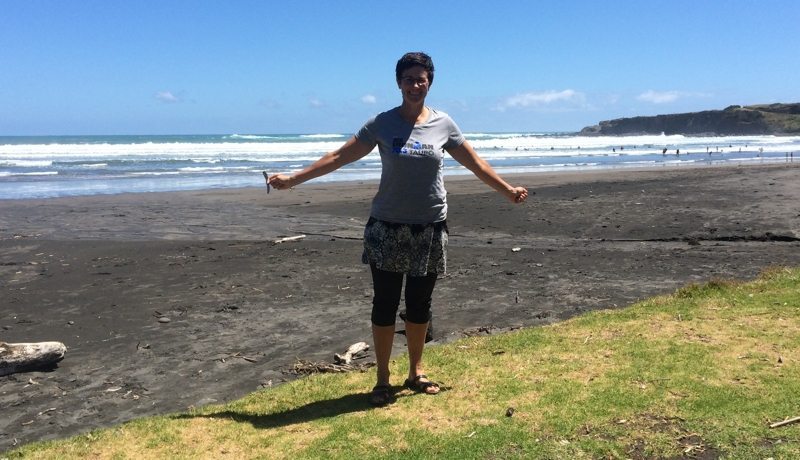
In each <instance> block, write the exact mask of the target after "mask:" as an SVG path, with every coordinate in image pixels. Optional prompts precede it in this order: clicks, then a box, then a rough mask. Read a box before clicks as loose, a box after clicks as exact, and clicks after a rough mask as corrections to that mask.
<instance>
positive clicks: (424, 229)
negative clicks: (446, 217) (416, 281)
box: [361, 217, 448, 276]
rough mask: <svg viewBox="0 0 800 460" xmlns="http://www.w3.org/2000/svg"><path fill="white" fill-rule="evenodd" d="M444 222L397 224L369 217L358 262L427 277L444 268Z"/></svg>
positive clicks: (445, 248) (440, 271) (445, 267)
mask: <svg viewBox="0 0 800 460" xmlns="http://www.w3.org/2000/svg"><path fill="white" fill-rule="evenodd" d="M447 236H448V230H447V221H441V222H434V223H431V224H397V223H393V222H385V221H382V220H378V219H375V218H374V217H370V218H369V221H368V222H367V226H366V228H364V254H363V255H362V256H361V261H362V262H364V263H365V264H374V265H375V267H376V268H378V269H379V270H384V271H387V272H395V273H405V274H407V275H408V276H426V275H427V274H428V273H429V272H431V273H440V274H444V273H445V271H446V269H447Z"/></svg>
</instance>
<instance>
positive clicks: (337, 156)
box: [267, 136, 374, 190]
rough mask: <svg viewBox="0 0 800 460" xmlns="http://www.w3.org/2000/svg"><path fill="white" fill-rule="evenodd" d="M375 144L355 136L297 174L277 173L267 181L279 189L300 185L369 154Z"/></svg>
mask: <svg viewBox="0 0 800 460" xmlns="http://www.w3.org/2000/svg"><path fill="white" fill-rule="evenodd" d="M373 148H374V146H371V145H368V144H365V143H364V142H361V141H359V140H358V139H356V137H355V136H353V137H351V138H350V140H348V141H347V142H345V143H344V145H342V146H341V147H339V148H338V149H336V150H334V151H332V152H328V153H326V154H325V155H324V156H323V157H322V158H320V159H319V160H317V161H315V162H314V163H312V164H311V165H309V166H308V167H307V168H305V169H303V170H302V171H299V172H297V173H295V174H275V175H274V176H270V177H269V179H267V183H268V184H269V185H271V186H272V187H275V188H276V189H278V190H284V189H287V188H291V187H294V186H295V185H300V184H302V183H303V182H306V181H309V180H311V179H314V178H317V177H320V176H324V175H325V174H328V173H331V172H333V171H336V170H337V169H339V168H341V167H342V166H344V165H346V164H348V163H352V162H354V161H357V160H359V159H361V158H363V157H365V156H367V154H369V152H371V151H372V149H373Z"/></svg>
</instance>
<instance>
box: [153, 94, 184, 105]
mask: <svg viewBox="0 0 800 460" xmlns="http://www.w3.org/2000/svg"><path fill="white" fill-rule="evenodd" d="M156 99H158V100H159V101H161V102H164V103H166V104H171V103H173V102H180V98H178V96H176V95H174V94H172V92H171V91H159V92H157V93H156Z"/></svg>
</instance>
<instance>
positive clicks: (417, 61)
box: [394, 51, 433, 84]
mask: <svg viewBox="0 0 800 460" xmlns="http://www.w3.org/2000/svg"><path fill="white" fill-rule="evenodd" d="M414 66H422V67H424V68H425V70H426V71H427V72H428V82H429V83H433V60H432V59H431V57H430V56H428V55H427V54H425V53H423V52H421V51H416V52H413V53H406V54H404V55H403V57H401V58H400V60H398V61H397V66H396V67H395V68H394V74H395V77H396V78H397V83H398V84H399V83H400V78H402V76H403V72H405V71H406V70H407V69H410V68H412V67H414Z"/></svg>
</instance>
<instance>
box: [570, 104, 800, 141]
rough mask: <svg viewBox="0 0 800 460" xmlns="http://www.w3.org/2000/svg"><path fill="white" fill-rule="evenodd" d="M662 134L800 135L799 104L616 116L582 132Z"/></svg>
mask: <svg viewBox="0 0 800 460" xmlns="http://www.w3.org/2000/svg"><path fill="white" fill-rule="evenodd" d="M661 133H664V134H668V135H669V134H692V135H702V136H723V135H733V136H737V135H752V134H756V135H765V134H775V135H788V134H800V103H792V104H768V105H767V104H763V105H749V106H744V107H742V106H740V105H732V106H730V107H727V108H725V109H724V110H705V111H702V112H690V113H676V114H671V115H656V116H651V117H632V118H617V119H615V120H606V121H601V122H600V124H598V125H594V126H587V127H586V128H583V129H582V130H581V132H580V134H581V135H584V136H622V135H637V134H661Z"/></svg>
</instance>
